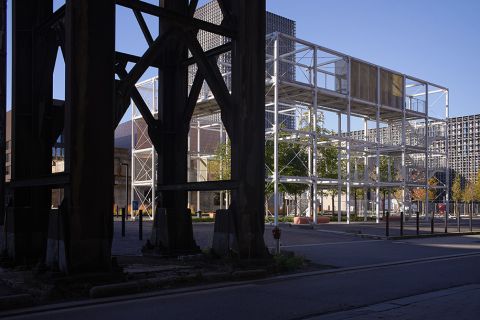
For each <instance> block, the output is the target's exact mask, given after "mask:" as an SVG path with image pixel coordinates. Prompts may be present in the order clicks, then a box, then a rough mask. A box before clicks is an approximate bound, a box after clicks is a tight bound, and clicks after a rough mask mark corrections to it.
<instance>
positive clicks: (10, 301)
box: [0, 294, 33, 311]
mask: <svg viewBox="0 0 480 320" xmlns="http://www.w3.org/2000/svg"><path fill="white" fill-rule="evenodd" d="M31 306H33V297H32V296H31V295H29V294H14V295H9V296H2V297H0V310H2V311H3V310H9V309H15V308H25V307H31Z"/></svg>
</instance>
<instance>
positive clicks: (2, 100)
mask: <svg viewBox="0 0 480 320" xmlns="http://www.w3.org/2000/svg"><path fill="white" fill-rule="evenodd" d="M6 81H7V0H0V210H1V211H0V225H3V224H4V222H5V147H6V141H5V126H6V113H7V94H6V92H7V86H6Z"/></svg>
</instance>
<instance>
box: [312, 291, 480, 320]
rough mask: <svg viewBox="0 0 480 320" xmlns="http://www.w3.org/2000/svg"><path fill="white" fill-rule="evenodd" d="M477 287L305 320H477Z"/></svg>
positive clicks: (479, 298) (397, 300) (409, 298)
mask: <svg viewBox="0 0 480 320" xmlns="http://www.w3.org/2000/svg"><path fill="white" fill-rule="evenodd" d="M479 301H480V285H479V284H472V285H467V286H461V287H455V288H450V289H445V290H439V291H433V292H429V293H425V294H420V295H415V296H410V297H406V298H401V299H395V300H391V301H386V302H382V303H379V304H374V305H371V306H368V307H363V308H358V309H353V310H348V311H342V312H336V313H332V314H327V315H319V316H314V317H312V318H308V319H309V320H344V319H349V320H350V319H351V320H372V319H389V320H396V319H398V320H400V319H401V320H407V319H411V320H414V319H422V320H429V319H432V320H451V319H478V316H479V314H480V303H479Z"/></svg>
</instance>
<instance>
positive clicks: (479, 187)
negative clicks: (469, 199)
mask: <svg viewBox="0 0 480 320" xmlns="http://www.w3.org/2000/svg"><path fill="white" fill-rule="evenodd" d="M473 191H474V197H473V201H475V202H478V201H480V171H479V172H478V174H477V180H476V181H475V184H474V185H473ZM477 209H478V206H477ZM477 213H478V211H477Z"/></svg>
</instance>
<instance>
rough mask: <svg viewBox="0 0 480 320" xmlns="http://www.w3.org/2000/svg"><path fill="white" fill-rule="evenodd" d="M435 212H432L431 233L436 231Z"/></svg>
mask: <svg viewBox="0 0 480 320" xmlns="http://www.w3.org/2000/svg"><path fill="white" fill-rule="evenodd" d="M434 229H435V212H432V217H431V220H430V233H431V234H433V233H434V232H435V230H434Z"/></svg>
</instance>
